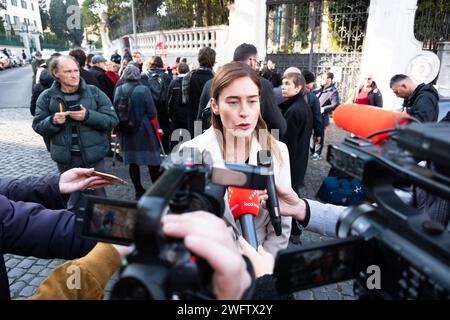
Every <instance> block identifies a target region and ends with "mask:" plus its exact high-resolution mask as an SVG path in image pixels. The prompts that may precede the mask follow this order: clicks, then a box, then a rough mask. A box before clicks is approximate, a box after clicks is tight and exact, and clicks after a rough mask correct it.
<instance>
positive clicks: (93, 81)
mask: <svg viewBox="0 0 450 320" xmlns="http://www.w3.org/2000/svg"><path fill="white" fill-rule="evenodd" d="M91 70H92V69H91ZM80 77H81V78H83V79H84V81H86V83H87V84H90V85H93V86H96V87H97V88H99V89H102V88H100V83H99V82H98V80H97V78H95V76H94V75H93V74H92V73H91V72H89V71H87V70H86V69H84V68H80Z"/></svg>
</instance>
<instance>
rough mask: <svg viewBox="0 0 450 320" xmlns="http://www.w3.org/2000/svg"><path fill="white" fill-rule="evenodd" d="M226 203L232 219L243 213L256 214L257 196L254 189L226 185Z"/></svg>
mask: <svg viewBox="0 0 450 320" xmlns="http://www.w3.org/2000/svg"><path fill="white" fill-rule="evenodd" d="M228 204H229V206H230V209H231V213H232V214H233V217H234V219H237V218H238V217H239V216H241V215H243V214H251V215H253V216H255V217H256V216H257V215H258V211H259V198H258V192H257V191H256V190H254V189H244V188H238V187H228Z"/></svg>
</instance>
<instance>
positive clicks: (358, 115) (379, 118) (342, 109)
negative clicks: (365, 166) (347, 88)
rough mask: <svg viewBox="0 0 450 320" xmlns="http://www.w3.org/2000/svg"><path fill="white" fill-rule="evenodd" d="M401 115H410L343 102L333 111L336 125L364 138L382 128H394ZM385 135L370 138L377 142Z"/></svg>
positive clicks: (399, 122)
mask: <svg viewBox="0 0 450 320" xmlns="http://www.w3.org/2000/svg"><path fill="white" fill-rule="evenodd" d="M401 117H409V115H408V114H407V113H406V112H395V111H389V110H385V109H381V108H378V107H373V106H368V105H361V104H343V105H340V106H339V107H337V108H336V110H335V111H334V113H333V120H334V123H335V124H336V126H338V127H339V128H341V129H344V130H346V131H348V132H351V133H353V134H355V135H357V136H360V137H363V138H367V137H368V136H369V135H371V134H372V133H375V132H377V131H380V130H384V129H392V128H394V121H395V120H396V119H397V118H401ZM408 122H411V121H410V120H407V119H402V120H399V121H398V124H399V125H401V124H404V123H408ZM385 137H387V133H384V134H379V135H376V136H374V137H373V138H371V139H370V140H372V142H375V143H376V142H378V141H379V140H380V139H384V138H385Z"/></svg>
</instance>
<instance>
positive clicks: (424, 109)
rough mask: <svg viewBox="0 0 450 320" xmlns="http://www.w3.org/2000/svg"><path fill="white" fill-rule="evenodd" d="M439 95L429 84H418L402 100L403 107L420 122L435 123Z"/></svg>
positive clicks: (437, 113)
mask: <svg viewBox="0 0 450 320" xmlns="http://www.w3.org/2000/svg"><path fill="white" fill-rule="evenodd" d="M438 102H439V94H438V92H437V91H436V89H435V88H434V87H433V86H432V85H431V84H424V83H422V84H419V85H418V86H417V88H416V90H414V92H413V93H412V94H411V95H410V96H409V97H408V98H406V99H405V100H404V102H403V107H404V108H405V109H406V112H408V114H409V115H410V116H412V117H415V118H417V120H419V121H420V122H436V121H437V119H438V115H439V104H438Z"/></svg>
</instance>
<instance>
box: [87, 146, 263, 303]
mask: <svg viewBox="0 0 450 320" xmlns="http://www.w3.org/2000/svg"><path fill="white" fill-rule="evenodd" d="M162 166H163V168H164V169H165V172H164V173H163V174H162V175H161V176H160V177H159V178H158V180H157V181H156V183H155V184H154V185H152V186H151V187H150V188H149V189H148V190H147V192H146V193H145V194H144V195H143V196H142V197H141V199H140V200H139V201H138V202H137V203H134V206H133V204H132V203H130V202H127V201H124V202H123V206H121V204H120V202H122V201H120V200H109V199H102V200H101V199H99V198H95V197H87V204H86V205H82V206H81V207H80V209H79V210H78V225H79V230H80V231H79V232H80V233H81V236H83V237H87V238H90V239H95V240H98V241H103V242H112V243H120V244H130V243H134V245H135V250H134V252H133V253H132V254H130V255H129V256H127V261H128V264H127V265H126V266H125V267H123V268H122V270H121V273H120V278H119V281H118V282H117V283H116V284H115V286H114V287H113V290H112V294H111V299H156V300H167V299H174V298H181V299H202V298H213V295H212V293H211V292H210V291H209V288H210V281H211V275H212V270H211V268H210V266H209V265H208V264H207V263H206V261H204V260H203V259H201V258H199V257H193V255H192V254H191V252H189V250H187V248H186V247H185V245H184V243H183V239H173V238H169V237H166V236H165V235H164V234H163V232H162V229H161V218H162V217H163V216H164V215H165V214H167V213H175V214H182V213H184V212H190V211H195V210H204V211H208V212H211V213H212V214H215V215H216V216H218V217H222V216H223V213H224V208H225V204H224V195H225V186H229V185H232V186H238V187H243V188H253V189H259V190H262V189H265V187H266V185H267V175H268V174H270V173H271V171H270V170H268V169H267V168H259V167H256V166H250V165H245V164H229V163H223V164H214V165H213V163H212V159H211V158H210V155H209V153H207V152H203V153H200V152H199V151H198V150H197V149H191V148H183V149H182V150H181V151H179V152H178V153H172V154H171V155H170V156H169V157H168V158H167V159H166V160H165V161H164V163H163V165H162ZM111 211H113V212H116V213H117V212H119V213H120V215H114V214H113V215H114V216H115V217H114V218H112V217H110V216H111V214H110V213H111ZM125 212H126V214H125ZM108 214H109V216H107V215H108ZM97 215H99V216H101V218H98V217H97ZM98 221H100V222H98ZM105 221H106V222H105ZM95 222H96V223H95ZM111 224H112V226H110V225H111ZM104 225H106V227H104ZM99 230H101V231H102V232H98V231H99ZM105 230H108V231H109V233H108V232H105Z"/></svg>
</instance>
